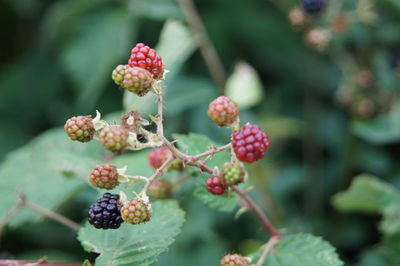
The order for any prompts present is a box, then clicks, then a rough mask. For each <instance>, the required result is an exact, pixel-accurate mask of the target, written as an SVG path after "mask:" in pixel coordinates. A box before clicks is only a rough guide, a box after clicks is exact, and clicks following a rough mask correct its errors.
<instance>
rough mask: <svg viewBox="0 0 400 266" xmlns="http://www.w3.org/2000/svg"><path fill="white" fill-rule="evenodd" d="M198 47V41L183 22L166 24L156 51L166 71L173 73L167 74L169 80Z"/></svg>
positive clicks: (171, 21) (169, 21)
mask: <svg viewBox="0 0 400 266" xmlns="http://www.w3.org/2000/svg"><path fill="white" fill-rule="evenodd" d="M177 40H179V42H177ZM196 47H197V45H196V39H195V38H194V37H193V36H192V34H191V32H190V31H189V29H188V28H187V27H186V26H185V25H184V24H183V23H182V22H179V21H176V20H168V21H167V22H165V24H164V27H163V29H162V31H161V34H160V39H159V41H158V43H157V47H156V50H157V53H158V54H159V55H160V56H161V57H162V59H163V63H164V65H165V69H167V70H169V71H171V73H168V74H167V79H171V75H172V76H173V75H176V73H177V72H178V71H179V69H180V68H181V66H182V64H183V63H184V62H185V60H186V59H187V58H188V57H189V56H190V55H191V54H192V53H193V51H194V50H195V49H196Z"/></svg>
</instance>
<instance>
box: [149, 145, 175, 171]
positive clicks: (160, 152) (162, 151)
mask: <svg viewBox="0 0 400 266" xmlns="http://www.w3.org/2000/svg"><path fill="white" fill-rule="evenodd" d="M171 156H172V152H171V151H170V150H169V149H168V148H167V147H161V148H156V149H154V150H151V151H150V152H149V154H148V158H147V159H148V161H149V164H150V165H151V167H153V168H154V169H157V168H160V167H161V165H162V164H163V163H164V162H165V161H166V160H168V159H169V158H170V157H171Z"/></svg>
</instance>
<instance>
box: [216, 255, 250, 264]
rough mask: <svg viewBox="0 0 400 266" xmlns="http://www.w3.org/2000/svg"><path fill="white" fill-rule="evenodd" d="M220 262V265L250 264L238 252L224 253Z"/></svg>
mask: <svg viewBox="0 0 400 266" xmlns="http://www.w3.org/2000/svg"><path fill="white" fill-rule="evenodd" d="M220 263H221V266H250V262H249V261H248V260H247V259H246V258H245V257H243V256H241V255H239V254H228V255H225V256H224V257H223V258H222V259H221V261H220Z"/></svg>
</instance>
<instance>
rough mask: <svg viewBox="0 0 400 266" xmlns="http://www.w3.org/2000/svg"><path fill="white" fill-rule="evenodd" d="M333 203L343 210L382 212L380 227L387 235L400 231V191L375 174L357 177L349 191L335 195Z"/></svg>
mask: <svg viewBox="0 0 400 266" xmlns="http://www.w3.org/2000/svg"><path fill="white" fill-rule="evenodd" d="M333 204H334V206H335V207H336V208H337V209H339V210H340V211H343V212H363V213H370V214H376V213H379V214H382V215H383V220H382V222H381V223H380V225H379V229H380V230H381V231H382V232H383V233H384V234H385V235H395V234H397V233H399V232H400V223H399V217H400V193H399V192H398V191H396V190H395V188H394V187H393V186H391V185H389V184H387V183H385V182H382V181H381V180H379V179H377V178H376V177H374V176H370V175H360V176H358V177H356V178H355V180H354V181H353V183H352V184H351V186H350V188H349V189H348V190H347V191H345V192H341V193H338V194H336V195H335V196H334V197H333Z"/></svg>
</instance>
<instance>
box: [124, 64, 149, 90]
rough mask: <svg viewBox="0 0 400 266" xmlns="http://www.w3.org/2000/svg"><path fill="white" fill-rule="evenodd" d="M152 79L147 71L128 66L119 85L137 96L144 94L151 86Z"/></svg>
mask: <svg viewBox="0 0 400 266" xmlns="http://www.w3.org/2000/svg"><path fill="white" fill-rule="evenodd" d="M153 83H154V79H153V77H152V75H151V73H150V72H149V71H147V70H146V69H143V68H140V67H130V68H129V69H128V70H127V72H126V73H125V75H124V80H123V81H122V84H121V87H122V88H124V89H127V90H128V91H130V92H133V93H135V94H137V95H139V96H144V95H146V94H147V93H148V92H149V91H150V90H151V89H152V87H153Z"/></svg>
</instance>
